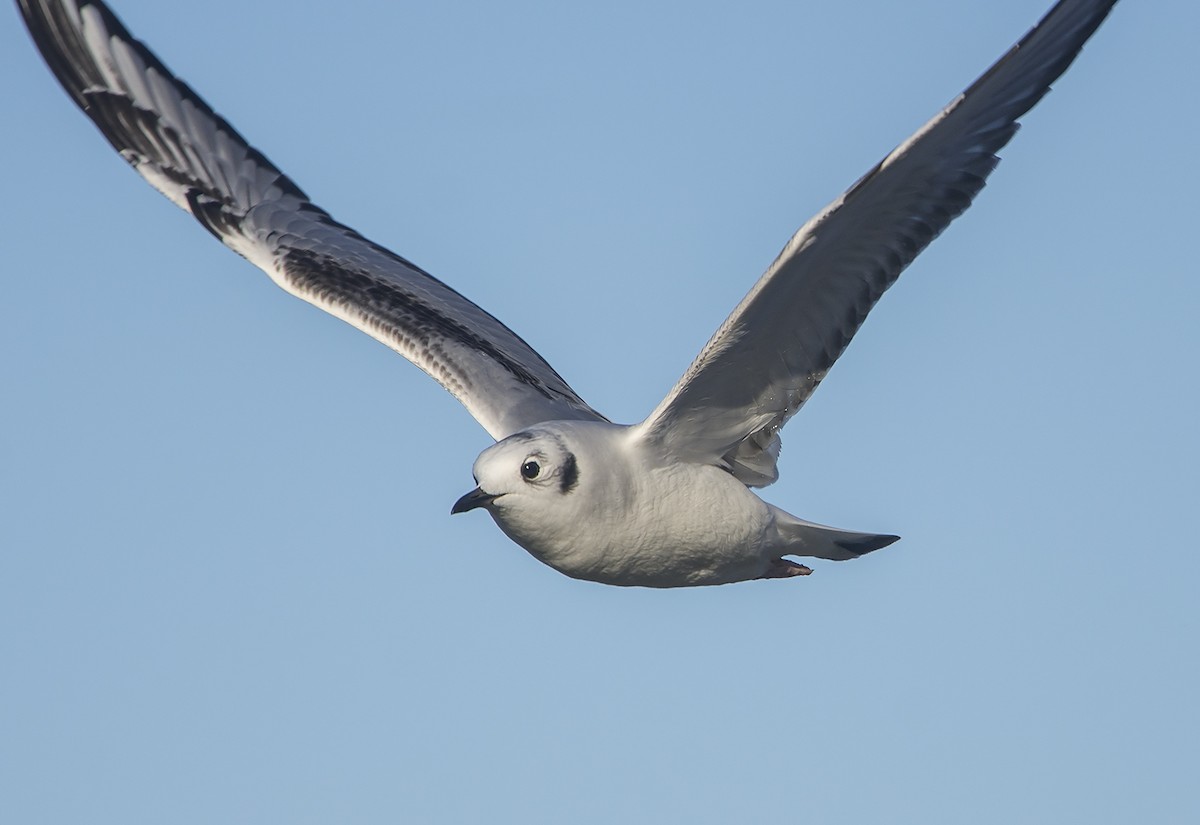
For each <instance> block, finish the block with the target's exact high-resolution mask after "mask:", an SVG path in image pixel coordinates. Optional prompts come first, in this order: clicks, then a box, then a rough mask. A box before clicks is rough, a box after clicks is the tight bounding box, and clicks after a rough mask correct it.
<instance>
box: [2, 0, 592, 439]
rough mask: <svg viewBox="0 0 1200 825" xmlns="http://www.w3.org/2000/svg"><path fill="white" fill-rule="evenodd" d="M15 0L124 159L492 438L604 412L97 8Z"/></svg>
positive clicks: (49, 58) (46, 53)
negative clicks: (412, 371)
mask: <svg viewBox="0 0 1200 825" xmlns="http://www.w3.org/2000/svg"><path fill="white" fill-rule="evenodd" d="M18 5H19V6H20V9H21V13H22V15H23V16H24V18H25V22H26V25H27V26H28V27H29V31H30V33H31V34H32V36H33V40H34V42H35V43H36V44H37V47H38V49H39V50H40V51H41V53H42V56H43V57H44V58H45V60H46V63H47V64H48V65H49V66H50V69H51V70H52V71H53V72H54V74H55V75H56V76H57V77H58V79H59V82H61V83H62V85H63V87H64V88H65V89H66V91H67V93H68V94H69V95H70V96H71V98H72V99H73V100H74V101H75V103H76V104H78V106H79V107H80V108H81V109H82V110H83V111H84V113H85V114H87V116H88V117H90V118H91V119H92V120H93V121H94V122H95V124H96V126H98V127H99V129H100V131H101V132H102V133H103V134H104V136H105V137H106V138H107V139H108V141H109V142H110V143H111V144H112V145H113V146H114V147H115V148H116V150H117V151H118V152H119V153H120V154H121V156H122V157H123V158H125V160H126V161H128V162H129V163H130V164H131V165H132V166H133V167H134V169H136V170H137V171H138V173H139V174H141V175H142V177H144V178H145V179H146V180H147V181H149V182H150V184H151V185H153V186H154V187H155V188H156V189H158V190H159V191H160V192H162V193H163V194H164V195H166V196H167V197H168V198H170V199H171V200H172V201H173V202H174V203H175V204H176V205H177V206H180V207H181V208H183V209H186V210H187V211H189V212H190V213H191V214H192V215H194V216H195V218H196V219H197V220H198V221H200V223H201V224H203V225H204V227H205V228H206V229H208V230H209V231H210V232H211V233H212V234H213V235H215V236H216V237H217V239H219V240H220V241H221V242H222V243H224V244H225V245H226V246H228V247H229V248H230V249H232V250H234V251H235V252H237V253H239V254H241V255H243V256H244V257H245V258H247V259H248V260H249V261H251V262H252V263H254V264H255V265H257V266H258V267H260V268H261V269H262V270H263V271H265V272H266V273H267V274H268V275H270V276H271V279H272V280H273V281H275V283H277V284H278V285H279V286H281V287H283V288H284V289H285V290H287V291H288V292H290V293H291V294H293V295H295V296H297V297H299V298H302V299H304V300H305V301H308V302H309V303H311V304H314V305H316V306H318V307H320V308H321V309H324V310H326V311H327V312H329V313H331V314H332V315H335V316H337V317H338V318H341V319H342V320H344V321H346V322H347V323H350V324H352V325H353V326H355V327H357V328H358V329H361V330H362V331H363V332H365V333H367V334H368V335H370V336H371V337H373V338H375V339H376V340H378V341H380V342H382V343H384V344H386V345H387V346H389V347H391V348H392V349H394V350H395V351H396V352H398V353H400V354H401V355H403V356H404V357H405V358H408V359H409V360H410V361H412V362H413V363H414V364H416V365H417V366H418V367H420V368H421V369H422V370H424V371H425V372H427V373H428V374H429V375H431V376H432V377H433V378H434V379H435V380H436V381H437V382H438V383H440V384H441V385H442V386H443V387H445V388H446V389H447V390H449V391H450V393H451V394H453V395H454V396H455V397H456V398H457V399H458V400H459V401H461V402H462V403H463V404H464V405H465V406H466V407H467V409H468V410H469V411H470V413H471V414H472V415H473V416H474V417H475V418H476V420H478V421H479V423H480V424H481V425H483V427H484V429H486V430H487V431H488V432H489V433H490V434H491V435H492V436H493V437H495V438H502V437H504V436H506V435H509V434H511V433H513V432H516V431H518V430H521V429H524V428H525V427H527V426H529V425H531V424H536V423H538V422H540V421H547V420H553V419H585V420H603V416H601V415H600V414H599V413H597V412H595V411H594V410H592V408H591V407H589V406H588V405H587V404H586V403H584V402H583V400H582V399H580V398H579V396H578V395H576V394H575V392H574V391H573V390H572V389H571V388H570V387H569V386H567V383H566V382H565V381H564V380H563V379H562V378H561V377H559V375H558V373H556V372H555V371H554V370H553V369H552V368H551V367H550V365H549V364H547V363H546V362H545V361H544V360H543V359H542V358H541V357H540V356H539V355H538V354H537V353H536V352H534V351H533V349H532V348H531V347H530V346H529V345H528V344H526V343H525V342H524V341H522V340H521V339H520V338H519V337H518V336H517V335H516V334H515V333H513V332H512V331H511V330H509V329H508V328H507V327H506V326H504V325H503V324H502V323H500V322H499V321H497V320H496V319H495V318H493V317H492V316H491V315H489V314H488V313H486V312H484V311H483V310H482V309H480V308H479V307H478V306H476V305H475V304H473V303H471V302H470V301H468V300H467V299H466V298H464V297H462V296H461V295H459V294H458V293H457V292H455V291H454V290H452V289H450V288H449V287H447V286H446V285H445V284H443V283H441V282H440V281H438V280H437V279H435V278H433V277H432V276H430V275H429V274H428V273H426V272H424V271H422V270H421V269H420V268H419V267H417V266H416V265H414V264H412V263H410V262H409V261H406V260H405V259H404V258H402V257H400V256H399V255H396V254H395V253H393V252H390V251H388V250H387V249H385V248H384V247H382V246H380V245H378V244H376V243H372V242H371V241H369V240H367V239H366V238H364V237H363V236H362V235H359V234H358V233H357V232H355V231H354V230H353V229H350V228H349V227H346V226H343V225H342V224H340V223H338V222H337V221H335V220H334V219H333V218H331V217H330V216H329V214H328V213H327V212H325V211H324V210H323V209H321V208H319V207H317V206H315V205H314V204H313V203H312V202H310V201H309V199H308V197H307V196H306V195H305V194H304V192H302V191H301V190H300V188H299V187H298V186H296V184H294V183H293V182H292V181H291V180H290V179H288V178H287V177H286V176H285V175H284V174H283V173H282V172H280V171H279V170H278V169H276V168H275V166H274V165H273V164H272V163H271V162H270V161H269V160H267V159H266V158H265V157H263V155H262V154H261V153H259V152H258V151H257V150H256V149H254V148H253V147H251V146H250V145H249V144H247V143H246V141H245V140H243V139H242V137H241V136H240V135H239V134H238V133H237V132H236V131H235V130H234V129H233V128H232V127H231V126H230V125H229V124H228V123H226V122H225V120H224V119H222V118H221V117H220V116H219V115H217V114H216V113H214V112H213V110H212V109H210V108H209V107H208V105H207V104H205V103H204V101H202V100H201V99H200V98H199V97H198V96H197V95H196V94H195V93H194V92H193V91H192V90H191V89H190V88H188V86H187V85H186V84H185V83H183V82H182V81H180V80H179V79H177V78H176V77H175V76H174V75H172V74H171V73H170V72H169V71H168V70H167V68H166V67H165V66H164V65H163V64H162V63H161V62H160V61H159V60H158V59H157V58H156V57H155V56H154V55H153V54H151V53H150V51H149V50H148V49H146V48H145V46H143V45H142V44H141V43H140V42H138V41H137V40H134V39H133V38H132V37H131V36H130V34H129V32H128V31H127V30H126V29H125V27H124V26H123V25H122V24H121V22H120V21H119V20H117V18H116V17H115V16H114V15H113V13H112V12H111V11H110V10H109V9H108V8H107V7H106V6H104V5H103V4H102V3H99V2H94V1H89V0H83V2H76V0H18Z"/></svg>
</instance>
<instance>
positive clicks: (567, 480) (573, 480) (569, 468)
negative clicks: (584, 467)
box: [559, 453, 579, 493]
mask: <svg viewBox="0 0 1200 825" xmlns="http://www.w3.org/2000/svg"><path fill="white" fill-rule="evenodd" d="M559 483H560V484H561V485H562V491H563V493H569V492H571V491H572V490H574V489H575V485H576V484H578V483H579V465H578V464H577V463H576V462H575V456H574V455H573V454H572V453H567V458H566V460H565V461H563V468H562V478H561V479H560V480H559Z"/></svg>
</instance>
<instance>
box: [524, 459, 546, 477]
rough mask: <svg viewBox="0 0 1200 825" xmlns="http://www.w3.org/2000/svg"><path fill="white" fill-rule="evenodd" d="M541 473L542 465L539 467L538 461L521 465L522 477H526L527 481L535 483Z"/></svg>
mask: <svg viewBox="0 0 1200 825" xmlns="http://www.w3.org/2000/svg"><path fill="white" fill-rule="evenodd" d="M541 471H542V468H541V465H539V464H538V463H537V462H536V461H526V462H525V463H524V464H522V465H521V475H522V476H524V477H525V479H526V480H527V481H533V480H534V479H535V478H537V477H538V474H539V473H540V472H541Z"/></svg>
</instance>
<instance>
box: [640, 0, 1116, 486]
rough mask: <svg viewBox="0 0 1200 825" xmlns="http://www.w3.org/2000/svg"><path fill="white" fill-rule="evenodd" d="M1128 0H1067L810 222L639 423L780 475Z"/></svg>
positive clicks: (694, 456)
mask: <svg viewBox="0 0 1200 825" xmlns="http://www.w3.org/2000/svg"><path fill="white" fill-rule="evenodd" d="M1115 3H1116V0H1061V2H1059V3H1058V4H1057V5H1055V6H1054V7H1053V8H1052V9H1051V10H1050V11H1049V12H1048V13H1047V14H1046V16H1045V17H1043V18H1042V20H1041V21H1040V22H1039V23H1038V24H1037V26H1035V27H1034V28H1033V29H1032V30H1030V31H1029V32H1028V33H1027V34H1026V35H1025V36H1024V37H1023V38H1022V39H1021V40H1020V41H1019V42H1018V43H1017V44H1016V45H1015V46H1013V48H1012V49H1011V50H1010V51H1009V52H1008V53H1007V54H1005V55H1004V56H1003V57H1001V58H1000V60H999V61H997V62H996V63H995V64H994V65H993V66H992V67H991V68H990V69H988V70H987V72H985V73H984V74H983V76H981V77H980V78H979V79H978V80H977V81H975V83H974V84H972V85H971V86H970V87H969V88H968V89H967V90H966V91H965V92H963V93H962V94H961V95H959V96H958V97H957V98H955V99H954V100H953V101H951V103H950V104H949V105H948V106H947V107H946V108H945V109H943V110H942V111H941V112H939V113H938V114H937V115H936V116H935V117H934V118H933V119H932V120H930V121H929V122H928V123H927V124H925V125H924V126H923V127H922V128H921V129H919V130H918V131H917V132H916V134H914V135H913V136H912V137H910V138H909V139H908V140H907V141H905V142H904V143H902V144H901V145H900V146H899V147H897V148H896V149H895V150H894V151H892V152H891V153H890V154H889V155H887V157H885V158H884V159H883V160H882V161H880V162H879V164H877V165H876V166H875V168H873V169H872V170H871V171H869V172H868V173H867V174H866V175H864V176H863V177H862V178H860V179H859V180H858V182H856V183H855V184H854V185H853V186H852V187H851V188H850V189H849V190H848V191H847V192H846V193H845V194H843V195H842V196H841V197H840V198H838V199H837V200H835V201H834V202H833V203H832V204H830V205H829V206H828V207H826V208H825V209H824V210H823V211H821V212H820V213H819V214H817V215H816V216H815V217H813V218H812V219H811V220H809V221H808V223H806V224H805V225H804V226H802V227H801V228H800V229H799V230H798V231H797V232H796V234H795V235H794V236H793V237H792V238H791V240H790V241H789V242H788V243H787V245H786V246H785V247H784V249H783V251H782V252H781V253H780V254H779V256H778V257H777V258H776V259H775V261H774V263H772V264H771V266H770V267H769V268H768V270H767V272H766V273H765V274H764V275H763V276H762V278H760V279H759V281H758V283H756V284H755V285H754V287H753V288H752V289H751V290H750V293H749V294H748V295H747V296H746V297H745V298H744V299H743V300H742V302H741V303H740V304H739V305H738V306H737V308H736V309H734V311H733V313H732V314H731V315H730V316H729V317H728V318H727V319H726V320H725V322H724V323H723V324H722V325H721V327H720V328H719V329H718V330H717V332H716V333H715V334H714V335H713V337H712V338H711V339H710V340H709V342H708V343H707V344H706V345H705V347H704V349H703V350H702V351H701V352H700V354H699V356H697V358H696V360H695V361H694V362H693V363H692V364H691V366H690V367H689V368H688V370H687V372H686V373H685V374H684V375H683V377H682V378H681V379H680V380H679V382H678V383H677V384H676V385H675V387H674V388H673V389H672V390H671V392H670V393H669V394H668V395H667V397H666V398H665V399H663V401H662V402H661V403H660V404H659V406H658V407H657V408H656V409H655V410H654V412H652V413H651V414H650V416H649V417H647V418H646V420H645V421H643V422H642V423H641V424H639V425H638V427H639V430H640V435H641V437H643V438H645V439H647V440H650V441H652V442H657V443H658V444H660V445H661V446H662V448H663V449H665V450H666V451H668V452H669V453H670V454H672V455H674V456H676V457H678V458H681V459H684V460H690V461H695V462H712V463H720V464H723V465H724V466H726V467H728V468H729V469H730V470H731V471H732V472H733V473H734V474H735V475H736V476H737V477H738V478H740V479H741V480H742V481H744V482H745V483H747V484H748V485H750V486H765V485H767V484H770V483H772V482H773V481H775V479H776V478H777V477H778V471H777V470H776V466H775V459H776V458H777V456H778V454H779V445H780V442H779V430H780V428H782V427H783V425H784V424H785V423H786V422H787V420H788V419H789V418H790V417H791V416H792V415H794V414H795V413H796V411H797V410H799V409H800V407H801V406H802V405H803V404H804V402H805V401H806V400H807V399H808V397H809V396H810V395H811V394H812V392H813V390H815V389H816V387H817V385H818V384H820V382H821V380H822V379H823V378H824V377H825V374H826V372H827V371H828V370H829V369H830V367H832V366H833V364H834V362H835V361H836V360H837V359H838V356H840V355H841V354H842V352H843V350H845V348H846V346H847V344H849V342H850V339H851V338H852V337H853V336H854V334H855V332H857V331H858V328H859V327H860V326H861V325H862V323H863V321H864V320H865V318H866V317H867V313H868V312H870V310H871V308H872V307H873V306H874V305H875V303H876V301H878V300H879V298H880V296H881V295H883V293H884V291H885V290H886V289H887V288H888V287H890V286H891V285H892V284H893V283H895V281H896V279H897V277H899V275H900V273H901V272H902V271H903V270H904V268H905V267H906V266H908V264H909V263H911V262H912V260H913V259H914V258H915V257H916V256H917V255H918V254H919V253H920V252H921V250H923V249H924V248H925V247H926V246H928V244H929V243H930V242H931V241H932V240H933V239H934V238H936V237H937V236H938V234H940V233H941V232H942V230H943V229H945V228H946V227H947V226H948V225H949V224H950V222H951V221H952V220H953V219H954V218H956V217H957V216H958V215H960V214H962V213H963V212H964V211H965V210H966V209H967V207H968V206H970V204H971V201H972V200H973V199H974V197H975V196H976V195H977V194H978V193H979V191H980V190H981V189H982V188H983V186H984V183H985V181H986V179H987V177H988V175H989V174H990V173H991V172H992V170H993V169H994V168H995V167H996V164H997V163H998V162H999V158H998V157H996V154H995V153H996V152H997V151H999V150H1000V149H1001V148H1002V147H1003V146H1004V145H1005V144H1006V143H1008V141H1009V140H1010V139H1011V138H1012V136H1013V135H1014V134H1016V131H1017V128H1018V124H1017V118H1019V117H1021V116H1022V115H1024V114H1025V113H1026V112H1027V111H1029V109H1030V108H1032V107H1033V106H1034V104H1036V103H1037V102H1038V101H1039V100H1040V99H1041V98H1042V97H1043V96H1044V95H1045V94H1046V93H1047V92H1048V91H1049V90H1050V83H1052V82H1053V81H1054V80H1056V79H1057V78H1058V77H1059V75H1061V74H1062V73H1063V72H1064V71H1065V70H1066V69H1067V67H1068V66H1069V65H1070V64H1071V62H1072V61H1073V60H1074V59H1075V57H1076V55H1077V54H1078V53H1079V50H1080V49H1081V48H1082V46H1083V44H1084V42H1086V41H1087V39H1088V38H1089V37H1090V36H1091V35H1092V34H1093V33H1094V32H1095V31H1096V29H1097V28H1098V27H1099V25H1100V24H1101V23H1102V22H1103V21H1104V19H1105V17H1106V16H1107V15H1108V13H1109V11H1111V9H1112V7H1113V5H1114V4H1115Z"/></svg>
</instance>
